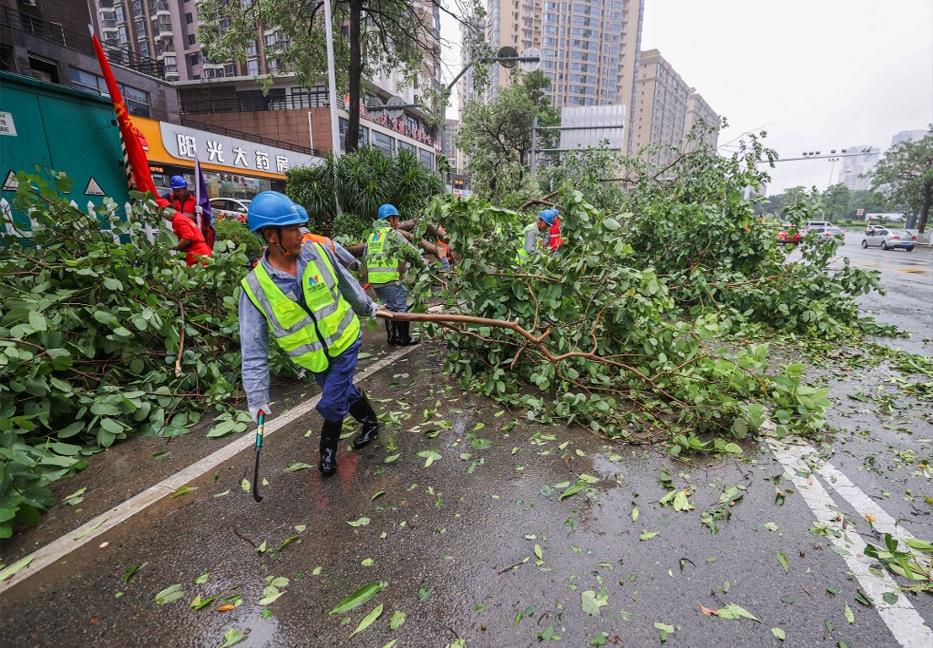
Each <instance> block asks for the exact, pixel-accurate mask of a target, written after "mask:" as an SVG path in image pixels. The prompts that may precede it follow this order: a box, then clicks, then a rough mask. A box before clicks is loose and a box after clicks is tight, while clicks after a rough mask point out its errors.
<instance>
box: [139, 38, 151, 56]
mask: <svg viewBox="0 0 933 648" xmlns="http://www.w3.org/2000/svg"><path fill="white" fill-rule="evenodd" d="M139 54H140V56H151V54H150V50H149V41H147V40H146V41H141V42H140V43H139Z"/></svg>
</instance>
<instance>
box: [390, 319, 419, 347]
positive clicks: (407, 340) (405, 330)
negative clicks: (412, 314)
mask: <svg viewBox="0 0 933 648" xmlns="http://www.w3.org/2000/svg"><path fill="white" fill-rule="evenodd" d="M409 326H411V322H395V330H396V331H397V332H398V345H399V346H411V345H413V344H418V343H419V342H421V340H419V339H418V338H413V337H412V336H411V334H410V333H409Z"/></svg>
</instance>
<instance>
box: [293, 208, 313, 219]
mask: <svg viewBox="0 0 933 648" xmlns="http://www.w3.org/2000/svg"><path fill="white" fill-rule="evenodd" d="M294 205H295V210H296V211H297V212H298V215H299V216H301V217H302V218H304V219H305V222H307V221H309V220H311V218H310V217H309V216H308V210H307V209H305V208H304V207H302V206H301V205H299V204H298V203H294Z"/></svg>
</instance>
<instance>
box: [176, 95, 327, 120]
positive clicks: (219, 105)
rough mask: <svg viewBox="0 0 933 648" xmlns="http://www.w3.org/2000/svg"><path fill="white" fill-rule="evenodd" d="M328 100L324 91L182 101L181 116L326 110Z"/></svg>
mask: <svg viewBox="0 0 933 648" xmlns="http://www.w3.org/2000/svg"><path fill="white" fill-rule="evenodd" d="M328 107H330V100H329V98H328V95H327V92H326V91H325V90H321V91H313V92H308V93H307V94H292V95H288V96H273V95H268V96H265V97H237V98H236V99H206V100H200V101H183V102H182V103H181V113H182V114H183V115H185V114H187V115H210V114H215V113H233V112H264V111H267V110H307V109H309V108H328Z"/></svg>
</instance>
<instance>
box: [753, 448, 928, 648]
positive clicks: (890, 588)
mask: <svg viewBox="0 0 933 648" xmlns="http://www.w3.org/2000/svg"><path fill="white" fill-rule="evenodd" d="M768 444H769V445H770V446H771V449H772V450H773V452H774V455H775V457H776V458H777V460H778V461H779V462H780V463H781V464H782V465H783V466H784V468H785V469H786V470H787V473H788V474H789V475H790V477H791V480H792V481H793V482H794V485H795V486H796V487H797V492H799V493H800V496H801V497H802V498H803V500H804V502H806V503H807V506H809V507H810V510H811V511H813V515H814V516H815V517H816V519H817V520H818V521H819V522H821V523H822V524H825V525H827V527H828V528H830V529H832V530H833V531H834V533H833V534H832V535H830V536H829V539H830V541H831V542H832V543H833V544H834V545H835V546H836V547H838V548H839V549H840V551H841V552H842V553H840V555H841V556H842V559H843V560H845V562H846V565H847V566H848V567H849V570H850V571H851V572H852V573H853V574H854V575H855V578H856V579H857V580H858V583H859V585H860V586H861V588H862V591H864V592H865V594H867V595H868V596H869V597H871V599H872V600H873V602H874V607H875V609H876V610H877V611H878V615H879V616H880V617H881V620H882V621H884V623H885V625H886V626H888V630H890V631H891V634H892V635H893V636H894V638H895V640H897V642H898V643H899V644H900V645H901V646H902V647H903V648H930V646H933V629H931V628H930V626H928V625H927V624H926V623H925V622H924V620H923V617H921V616H920V613H918V612H917V610H916V609H915V608H914V606H913V605H911V603H910V601H909V600H908V599H907V597H906V596H904V595H903V594H898V597H897V601H895V602H894V604H893V605H891V604H888V603H885V601H884V598H882V597H883V596H884V594H885V593H887V592H897V591H898V585H897V583H896V582H895V581H894V579H893V578H891V577H890V576H888V574H886V573H883V572H882V573H881V575H880V576H878V575H876V574H873V573H872V572H871V571H870V567H871V565H872V564H873V563H874V560H873V559H871V558H869V557H867V556H866V555H865V547H866V544H865V541H864V540H862V537H861V536H860V535H858V534H857V533H855V532H854V531H853V532H850V531H847V530H844V529H843V528H842V524H841V522H839V521H838V518H839V517H841V516H840V511H839V510H838V508H837V507H836V505H835V503H834V502H833V499H832V497H830V495H829V493H828V492H827V491H826V489H825V488H824V487H823V485H822V484H821V483H820V481H819V480H818V479H816V478H815V476H814V475H813V473H812V471H811V470H810V468H809V467H808V466H807V464H806V462H804V461H803V459H802V458H801V457H802V454H801V452H803V453H804V454H806V453H808V452H812V451H813V448H812V446H809V445H806V444H804V445H805V446H806V447H804V448H803V449H802V450H801V448H800V447H796V446H798V444H796V443H795V444H790V443H787V442H785V441H781V440H777V439H768ZM837 472H838V471H837ZM828 474H833V473H832V472H831V471H830V472H829V473H828ZM804 475H809V476H808V477H807V476H804ZM850 483H851V482H850ZM852 488H853V489H856V490H857V487H855V486H854V485H853V486H852ZM840 494H841V493H840ZM850 494H851V493H850ZM862 496H864V497H867V495H865V494H864V493H862ZM859 513H860V514H862V513H863V512H862V511H859ZM885 515H887V514H885ZM887 517H889V518H890V516H887ZM900 533H904V532H903V530H901V531H900Z"/></svg>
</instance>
